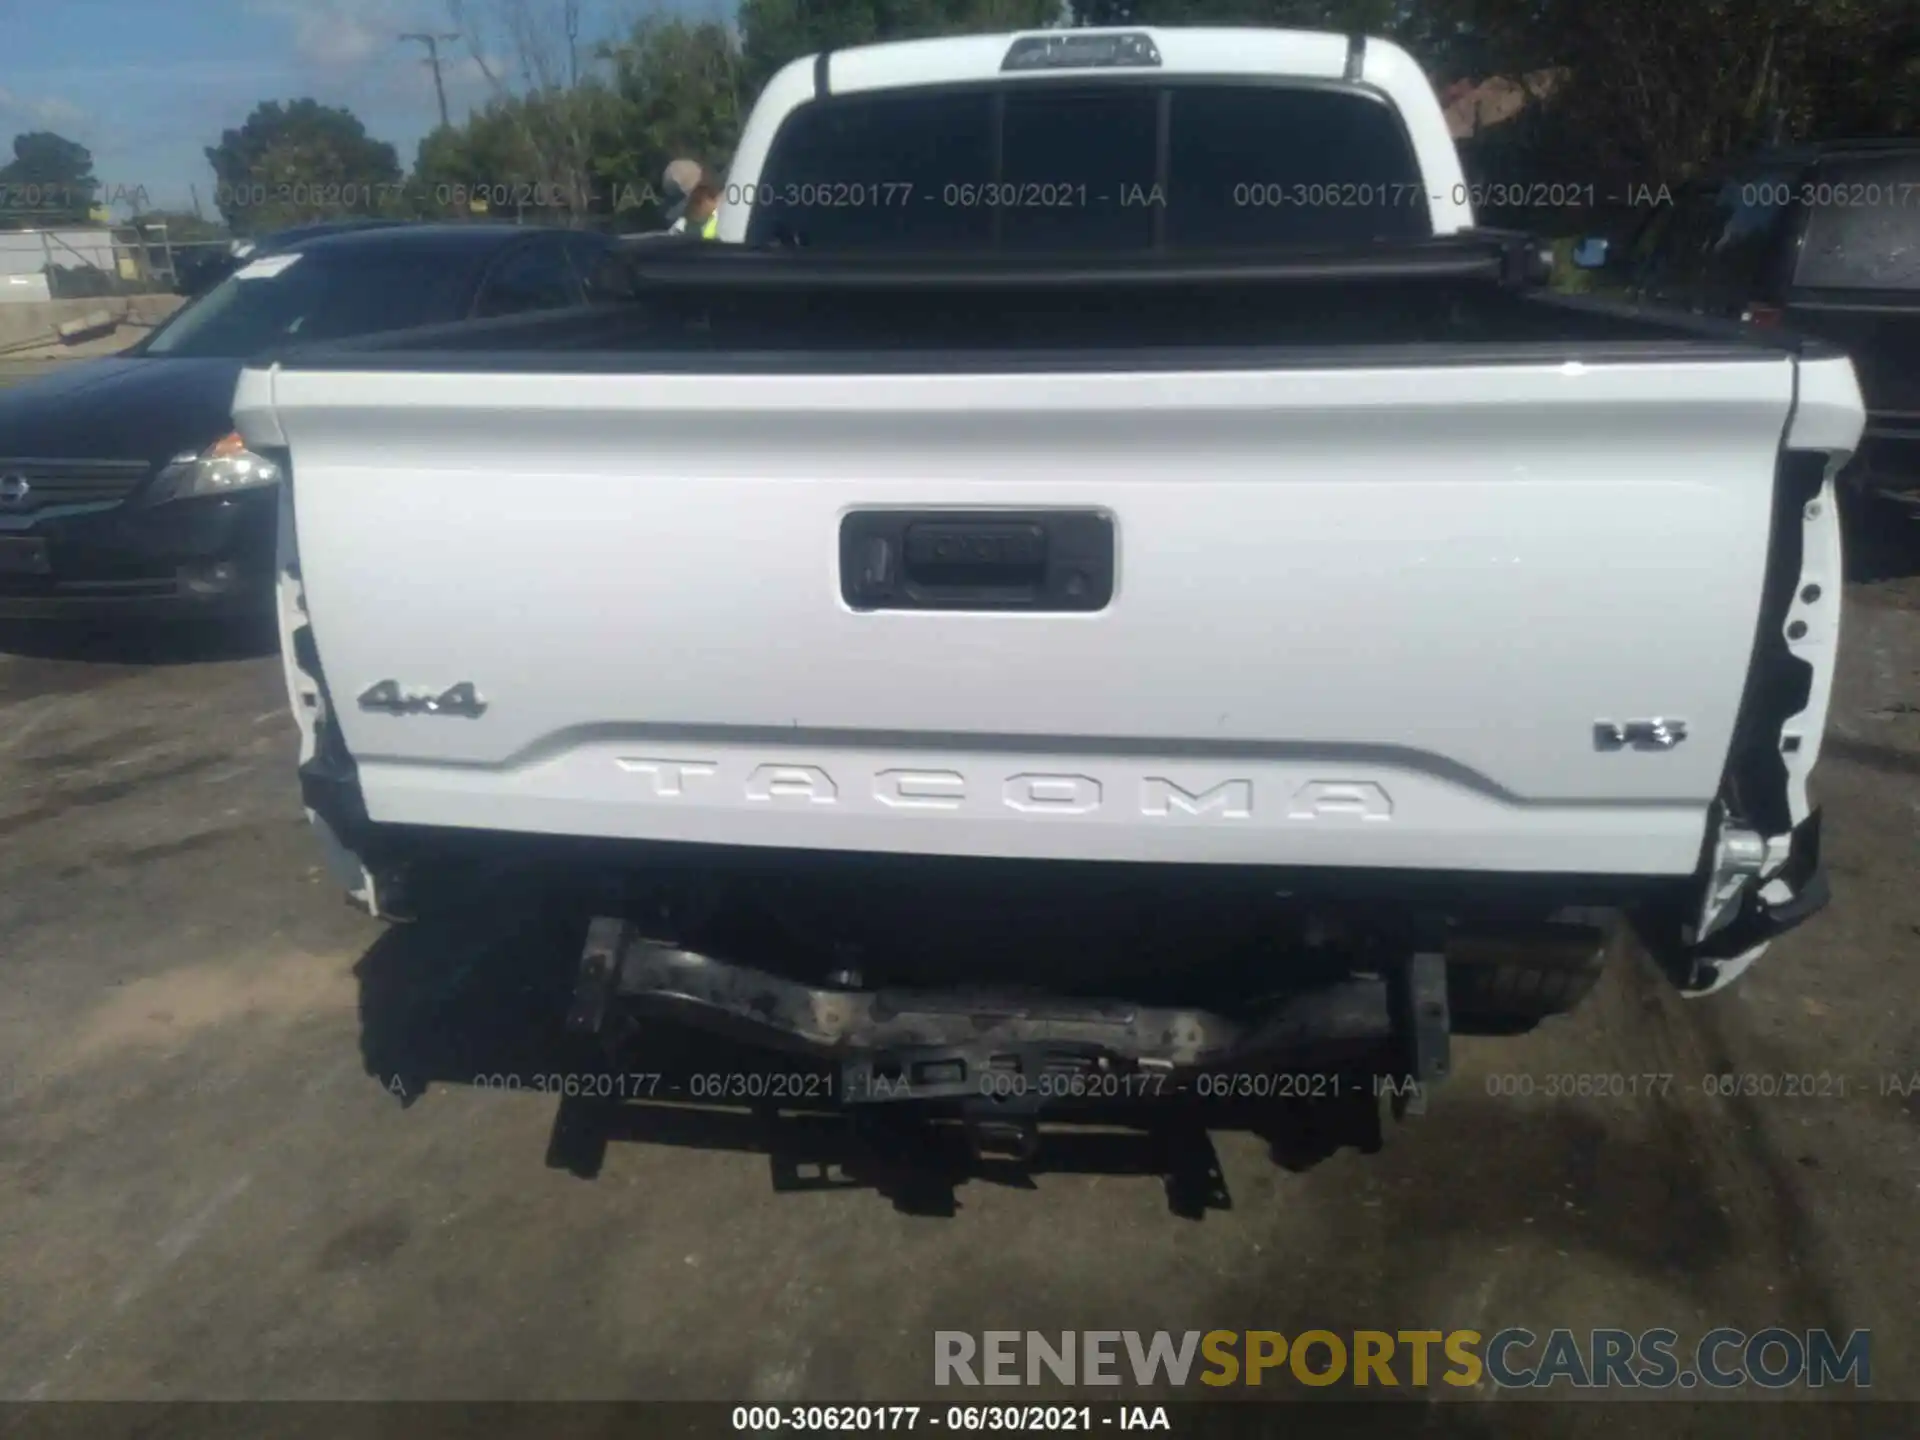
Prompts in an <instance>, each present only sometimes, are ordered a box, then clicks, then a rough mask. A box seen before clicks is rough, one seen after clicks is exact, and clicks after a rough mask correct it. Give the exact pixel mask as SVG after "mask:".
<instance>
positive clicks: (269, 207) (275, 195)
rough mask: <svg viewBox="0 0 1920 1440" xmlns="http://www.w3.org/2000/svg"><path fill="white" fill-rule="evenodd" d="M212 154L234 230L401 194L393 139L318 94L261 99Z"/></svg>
mask: <svg viewBox="0 0 1920 1440" xmlns="http://www.w3.org/2000/svg"><path fill="white" fill-rule="evenodd" d="M206 156H207V161H208V163H209V164H211V165H212V166H213V173H214V179H215V181H216V185H215V194H214V203H215V204H216V205H217V206H218V207H219V209H220V213H221V215H222V216H223V217H224V218H225V219H226V222H227V225H228V227H229V228H230V229H231V230H232V231H233V232H234V233H235V234H236V235H257V234H264V233H266V232H269V231H273V230H278V229H281V228H283V227H285V226H287V225H292V224H297V223H299V222H301V221H310V220H319V219H327V218H331V217H334V216H339V215H360V214H372V213H377V212H382V211H388V210H391V209H393V208H394V207H395V206H397V204H398V203H399V199H400V185H399V182H400V162H399V158H398V157H397V156H396V155H395V154H394V150H393V146H391V145H389V144H387V143H386V142H385V141H384V140H375V139H373V138H372V137H371V136H370V135H368V134H367V130H366V126H364V125H362V124H361V123H360V121H359V119H358V118H357V117H356V116H355V115H354V114H353V112H352V111H350V110H345V109H340V108H336V107H334V106H330V105H322V104H320V103H319V102H318V101H315V100H295V101H293V102H292V103H290V104H287V105H282V104H281V103H280V102H279V101H277V100H276V101H267V102H265V103H263V104H261V105H258V106H256V107H255V108H254V111H253V113H252V114H251V115H249V116H248V117H247V121H246V123H245V124H244V125H242V126H241V127H240V128H239V129H237V130H227V131H225V132H224V133H222V135H221V137H220V143H219V144H218V145H209V146H208V147H207V150H206Z"/></svg>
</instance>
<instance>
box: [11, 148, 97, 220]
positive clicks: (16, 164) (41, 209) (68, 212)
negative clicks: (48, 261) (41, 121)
mask: <svg viewBox="0 0 1920 1440" xmlns="http://www.w3.org/2000/svg"><path fill="white" fill-rule="evenodd" d="M99 189H100V182H99V181H98V180H96V179H95V178H94V175H93V155H92V154H91V153H90V152H89V151H88V149H87V147H86V146H84V145H82V144H80V143H78V142H77V141H74V140H69V139H67V138H66V136H64V135H56V134H54V133H53V132H52V131H51V130H32V131H28V132H27V133H26V134H24V135H16V136H14V137H13V159H12V160H11V161H9V162H8V163H7V164H5V165H0V226H4V227H5V228H7V229H12V230H18V229H42V228H45V227H48V226H54V225H73V224H78V223H81V222H84V221H85V220H86V219H87V216H88V212H89V211H90V210H91V208H92V206H93V202H94V196H95V195H97V194H98V193H99Z"/></svg>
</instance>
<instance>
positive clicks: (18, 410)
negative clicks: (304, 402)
mask: <svg viewBox="0 0 1920 1440" xmlns="http://www.w3.org/2000/svg"><path fill="white" fill-rule="evenodd" d="M240 368H241V362H239V361H237V360H172V359H167V358H165V357H163V356H157V355H156V356H152V357H144V356H118V355H115V356H109V357H107V358H104V359H100V360H78V361H73V362H70V363H68V364H66V365H63V366H62V368H61V369H60V370H58V371H57V372H55V373H54V374H51V375H42V376H39V377H37V378H35V379H32V380H28V381H25V382H23V383H21V384H19V385H14V386H10V387H8V388H6V389H4V390H0V456H5V457H9V458H32V459H41V460H144V461H146V462H148V463H150V464H159V463H161V462H162V461H165V460H170V459H171V458H173V456H175V455H177V454H179V453H180V452H182V451H184V450H203V449H205V448H206V447H207V446H208V445H210V444H212V443H213V442H214V441H215V440H218V439H219V438H220V437H221V436H222V435H224V434H226V433H227V432H228V431H229V430H231V429H232V428H233V421H232V419H231V412H232V409H233V389H234V386H235V385H236V384H237V383H238V381H239V379H240Z"/></svg>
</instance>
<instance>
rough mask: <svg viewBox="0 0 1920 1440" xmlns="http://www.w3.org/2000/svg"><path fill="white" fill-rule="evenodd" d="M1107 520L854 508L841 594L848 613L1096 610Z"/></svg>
mask: <svg viewBox="0 0 1920 1440" xmlns="http://www.w3.org/2000/svg"><path fill="white" fill-rule="evenodd" d="M1113 574H1114V522H1113V516H1112V515H1110V514H1109V513H1107V512H1106V511H1104V510H989V511H978V510H975V511H967V510H958V509H949V510H852V511H849V512H847V513H846V514H845V515H843V516H842V517H841V520H840V596H841V599H843V600H844V601H845V602H846V603H847V605H848V606H850V607H851V608H853V609H855V610H1027V611H1039V612H1042V613H1048V612H1070V611H1088V610H1104V609H1105V608H1106V606H1107V603H1108V602H1109V601H1110V600H1111V599H1112V598H1113Z"/></svg>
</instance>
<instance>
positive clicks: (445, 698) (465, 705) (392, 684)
mask: <svg viewBox="0 0 1920 1440" xmlns="http://www.w3.org/2000/svg"><path fill="white" fill-rule="evenodd" d="M360 708H361V709H362V710H375V711H379V712H381V713H382V714H386V715H464V716H466V717H467V718H468V719H478V718H479V716H480V714H481V712H483V711H484V710H485V709H486V708H487V702H486V701H484V700H482V699H481V698H480V696H479V693H478V692H477V691H476V690H475V689H474V688H473V685H472V682H470V681H466V680H462V681H461V682H460V683H459V684H458V685H455V686H453V687H452V688H451V689H448V690H442V691H441V692H440V693H439V694H438V695H432V694H424V693H420V694H412V695H409V694H407V693H405V692H404V691H402V690H401V688H400V682H399V681H398V680H382V681H380V682H379V683H378V684H377V685H371V686H369V687H368V688H367V689H366V690H365V691H364V692H363V693H362V694H361V696H360Z"/></svg>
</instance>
